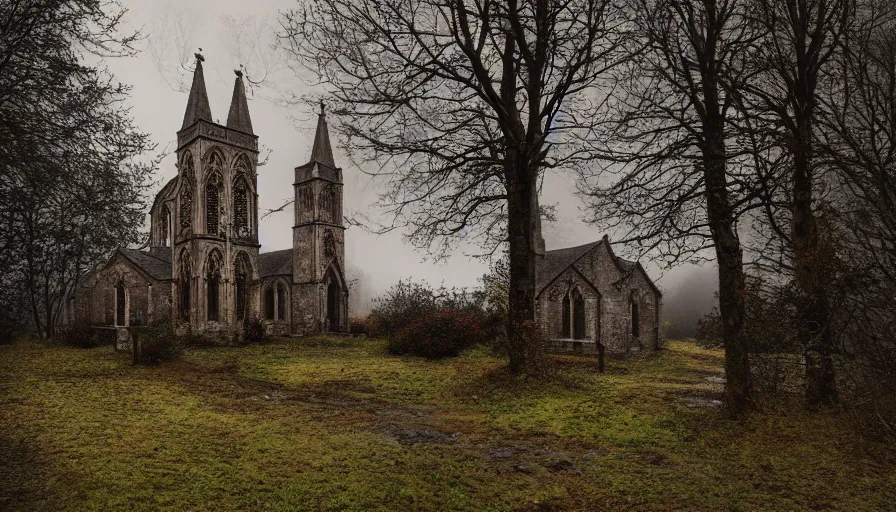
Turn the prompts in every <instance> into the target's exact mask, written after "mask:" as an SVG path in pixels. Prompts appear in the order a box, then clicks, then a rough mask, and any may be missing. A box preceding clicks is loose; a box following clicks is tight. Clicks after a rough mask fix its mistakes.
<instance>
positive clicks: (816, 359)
mask: <svg viewBox="0 0 896 512" xmlns="http://www.w3.org/2000/svg"><path fill="white" fill-rule="evenodd" d="M796 139H797V140H796V141H795V147H794V152H793V157H794V158H793V212H792V216H793V218H792V226H791V240H792V244H793V253H794V263H795V267H796V280H797V283H798V284H799V285H800V288H801V289H802V291H803V293H804V294H805V295H806V297H807V301H806V303H805V304H803V309H802V311H800V317H799V319H798V321H799V327H798V329H797V335H798V336H799V341H800V345H801V346H802V347H803V350H804V355H805V357H806V401H807V402H808V403H809V404H810V405H820V404H834V403H836V402H837V400H838V397H837V381H836V375H835V372H834V361H833V336H832V333H831V323H830V304H829V303H828V297H827V290H826V287H825V282H824V279H825V275H824V268H823V264H824V262H825V260H826V255H825V254H822V252H821V250H820V244H819V235H818V222H817V220H816V218H815V212H813V211H812V193H813V191H812V182H813V180H812V169H811V165H812V155H811V144H812V130H811V126H810V124H809V122H808V121H804V122H803V124H802V125H801V126H800V127H799V128H798V133H797V137H796Z"/></svg>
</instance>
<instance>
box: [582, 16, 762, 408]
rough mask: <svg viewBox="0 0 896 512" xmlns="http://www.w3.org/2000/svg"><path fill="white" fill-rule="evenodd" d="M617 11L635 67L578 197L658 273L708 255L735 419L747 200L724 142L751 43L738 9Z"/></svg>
mask: <svg viewBox="0 0 896 512" xmlns="http://www.w3.org/2000/svg"><path fill="white" fill-rule="evenodd" d="M626 5H627V6H628V7H629V9H630V11H631V12H633V13H634V14H635V24H636V27H637V28H636V34H637V36H638V37H637V39H635V40H634V44H635V45H637V46H635V47H634V48H633V49H632V51H633V52H634V53H636V54H637V57H636V58H635V59H633V60H632V61H631V62H630V63H629V64H628V65H627V66H626V67H625V68H623V69H622V70H621V72H620V73H619V77H618V78H619V81H618V84H617V87H616V88H615V90H614V91H613V102H612V103H611V104H612V109H611V112H612V115H611V119H612V120H613V122H612V123H608V124H607V125H606V127H607V131H606V132H604V133H602V134H601V135H600V136H599V137H597V138H596V140H597V141H600V142H603V143H605V145H603V146H602V147H599V148H598V153H599V154H600V156H601V158H602V159H603V161H604V165H601V166H598V172H597V178H598V184H597V185H596V186H594V185H586V187H585V192H586V195H587V197H589V198H590V206H591V210H592V212H593V217H592V219H591V220H592V222H595V223H598V224H602V225H604V226H606V227H607V228H610V229H617V230H619V229H621V230H622V231H623V233H624V235H623V237H622V240H621V241H623V242H637V243H638V245H640V246H641V248H642V252H654V253H659V254H660V255H661V256H663V257H664V258H665V261H666V262H667V263H669V264H673V263H675V262H677V261H679V260H680V259H682V258H687V257H693V256H694V255H697V254H700V253H701V251H703V250H704V249H708V248H710V247H711V248H713V249H714V251H715V259H716V261H717V262H718V275H719V309H720V313H721V317H722V325H723V341H724V346H725V374H726V397H727V403H728V407H729V409H730V410H731V411H732V412H733V413H734V414H739V413H742V412H743V411H745V410H746V409H747V408H748V406H749V401H750V368H749V359H748V340H747V339H745V337H744V320H745V311H744V307H745V306H744V293H745V284H744V261H743V249H742V247H741V241H740V237H739V234H738V229H737V221H738V219H739V218H740V216H741V215H742V214H743V213H744V212H745V211H746V210H747V209H749V208H750V207H751V206H752V204H753V199H754V198H755V197H754V194H753V193H752V192H751V190H752V181H753V180H754V177H753V175H752V172H753V171H752V168H751V167H750V166H748V165H746V164H747V163H748V162H747V159H746V153H745V148H744V147H742V146H740V145H739V144H737V142H736V140H735V136H736V135H737V134H738V133H739V132H740V128H741V127H739V124H738V122H739V120H740V116H739V115H738V109H737V107H738V94H737V91H739V90H740V88H741V87H742V86H743V85H744V83H745V82H747V81H748V80H750V78H751V76H750V66H749V55H750V53H751V49H752V45H753V44H754V42H755V41H756V38H757V34H756V32H755V30H753V28H752V26H751V24H750V23H749V16H748V12H747V9H746V6H747V4H746V1H744V0H701V1H694V2H690V1H680V0H629V1H628V2H627V3H626ZM586 178H589V176H586ZM607 178H610V180H609V181H608V180H607ZM588 181H589V182H590V180H588Z"/></svg>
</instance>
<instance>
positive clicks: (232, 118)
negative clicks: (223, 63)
mask: <svg viewBox="0 0 896 512" xmlns="http://www.w3.org/2000/svg"><path fill="white" fill-rule="evenodd" d="M227 127H228V128H233V129H234V130H239V131H241V132H246V133H252V119H251V118H250V117H249V104H248V103H247V102H246V88H245V87H244V86H243V73H242V71H237V72H236V82H235V83H234V84H233V99H232V100H230V112H229V113H228V114H227Z"/></svg>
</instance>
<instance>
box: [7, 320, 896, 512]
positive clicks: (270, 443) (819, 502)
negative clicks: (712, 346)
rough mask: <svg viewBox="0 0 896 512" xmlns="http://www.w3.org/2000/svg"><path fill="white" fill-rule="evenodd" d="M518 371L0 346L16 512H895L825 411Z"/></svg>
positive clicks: (876, 454) (366, 349)
mask: <svg viewBox="0 0 896 512" xmlns="http://www.w3.org/2000/svg"><path fill="white" fill-rule="evenodd" d="M556 359H557V365H558V370H557V375H556V377H555V378H553V379H549V380H531V379H524V378H516V377H512V376H510V375H508V374H507V373H506V370H505V365H504V361H503V360H501V359H497V358H494V357H492V356H490V355H489V353H488V352H487V351H486V350H474V351H471V352H467V353H465V354H463V355H462V356H461V357H458V358H455V359H449V360H444V361H435V362H434V361H426V360H423V359H417V358H405V357H395V356H387V355H385V344H384V343H382V342H378V341H358V340H352V339H345V338H338V339H328V338H308V339H300V340H282V341H277V342H274V343H271V344H265V345H251V346H246V347H240V348H215V349H192V350H187V351H186V352H185V354H184V357H183V360H182V361H178V362H173V363H166V364H162V365H160V366H155V367H135V366H132V365H131V364H130V359H129V357H128V356H127V355H126V354H119V353H115V352H114V351H113V350H112V348H110V347H100V348H95V349H89V350H79V349H73V348H65V347H59V346H48V345H42V344H39V343H36V342H19V343H17V344H15V345H12V346H2V347H0V508H4V509H10V510H54V511H55V510H128V511H139V510H159V509H163V510H216V511H217V510H273V511H280V510H284V511H285V510H650V511H660V510H713V511H715V510H730V511H734V510H743V511H757V510H769V511H772V510H774V511H780V510H844V511H860V510H869V511H871V510H873V511H878V510H893V507H894V505H893V504H894V503H896V491H894V489H896V472H894V464H896V452H894V449H893V447H891V446H886V445H883V444H876V443H873V442H870V441H867V442H866V441H863V440H862V439H861V438H860V437H859V436H857V434H856V433H855V431H853V430H852V429H851V428H850V427H849V424H848V418H847V417H846V415H845V414H842V413H840V412H839V411H837V410H832V411H824V412H821V413H809V412H806V411H804V410H803V408H802V407H801V406H799V405H798V400H795V401H794V402H793V403H775V404H767V405H766V410H765V411H763V412H761V413H759V414H755V415H753V416H752V417H751V418H750V419H749V420H748V421H746V422H735V421H732V420H729V419H727V418H726V416H725V415H724V413H723V412H722V411H721V410H720V408H718V407H712V406H706V405H707V404H711V400H712V399H718V398H720V388H719V384H718V377H719V376H720V375H721V364H722V356H721V353H720V352H718V351H712V350H703V349H699V348H697V347H695V346H694V345H691V344H688V343H681V342H673V343H670V345H669V349H668V350H665V351H663V352H661V353H660V354H659V355H656V356H640V357H630V358H626V359H623V360H613V361H610V362H609V364H608V368H607V373H606V374H604V375H598V374H597V372H596V361H594V360H592V359H587V358H579V357H573V356H568V357H566V356H563V357H561V356H558V357H557V358H556Z"/></svg>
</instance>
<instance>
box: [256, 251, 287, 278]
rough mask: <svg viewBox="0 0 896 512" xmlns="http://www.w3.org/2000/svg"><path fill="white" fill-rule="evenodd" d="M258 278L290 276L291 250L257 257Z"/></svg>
mask: <svg viewBox="0 0 896 512" xmlns="http://www.w3.org/2000/svg"><path fill="white" fill-rule="evenodd" d="M258 275H259V277H271V276H283V275H292V249H283V250H282V251H272V252H266V253H262V254H259V255H258Z"/></svg>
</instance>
